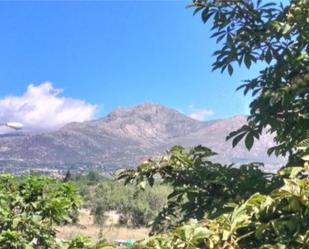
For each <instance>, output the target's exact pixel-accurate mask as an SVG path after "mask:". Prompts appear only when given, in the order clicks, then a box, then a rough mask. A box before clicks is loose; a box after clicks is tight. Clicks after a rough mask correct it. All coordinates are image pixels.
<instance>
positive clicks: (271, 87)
mask: <svg viewBox="0 0 309 249" xmlns="http://www.w3.org/2000/svg"><path fill="white" fill-rule="evenodd" d="M276 2H277V1H276ZM276 2H270V1H265V2H263V1H262V0H257V1H250V0H230V1H222V0H193V3H192V5H190V6H191V7H194V8H195V10H194V14H196V13H198V12H201V17H202V20H203V21H204V22H205V23H206V22H210V21H211V22H212V28H211V30H212V36H211V37H213V38H216V41H217V43H219V44H220V45H222V46H221V48H220V49H219V50H217V51H215V52H214V56H215V57H216V61H215V62H214V63H213V70H221V72H223V71H225V70H227V71H228V73H229V74H230V75H231V74H233V72H234V67H235V65H236V64H238V65H239V66H241V65H242V64H244V65H245V66H246V67H247V68H248V69H249V68H250V67H251V66H252V64H254V63H255V64H259V65H263V66H264V69H263V70H261V71H260V72H259V75H258V76H257V77H256V78H254V79H250V80H246V81H245V84H243V85H241V86H240V87H239V88H238V89H244V94H247V93H249V92H251V95H252V96H253V97H254V99H253V101H252V102H251V104H250V115H249V117H248V123H247V124H246V125H244V126H242V127H241V128H240V129H238V130H237V131H235V132H232V133H231V134H230V135H229V136H228V137H227V138H228V139H231V138H233V146H235V145H236V144H237V143H238V142H239V141H240V140H242V139H244V140H245V144H246V147H247V148H248V149H249V150H250V149H251V147H252V146H253V143H254V139H258V138H259V137H260V135H261V134H262V132H263V131H264V130H267V131H268V132H270V133H273V134H274V136H275V141H276V142H277V145H276V146H275V147H273V148H270V149H269V151H268V152H269V153H270V154H271V153H273V152H274V153H275V154H276V155H279V154H280V155H286V154H289V155H290V156H292V155H293V154H294V153H295V148H296V147H297V145H298V144H299V143H300V142H301V141H302V140H304V139H306V138H308V137H309V135H308V129H309V28H308V27H309V1H308V0H291V1H290V3H289V4H287V5H286V6H284V5H283V4H280V5H279V4H277V3H276ZM290 159H292V157H291V158H290Z"/></svg>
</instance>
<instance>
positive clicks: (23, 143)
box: [0, 103, 284, 171]
mask: <svg viewBox="0 0 309 249" xmlns="http://www.w3.org/2000/svg"><path fill="white" fill-rule="evenodd" d="M245 121H246V117H245V116H235V117H232V118H228V119H221V120H213V121H205V122H202V121H197V120H194V119H191V118H189V117H188V116H186V115H184V114H181V113H179V112H177V111H176V110H173V109H170V108H167V107H165V106H162V105H158V104H149V103H146V104H141V105H137V106H132V107H128V108H119V109H116V110H114V111H113V112H111V113H110V114H108V115H107V116H106V117H103V118H101V119H98V120H94V121H87V122H83V123H70V124H67V125H65V126H64V127H63V128H61V129H59V130H57V131H53V132H48V133H42V134H32V135H31V134H28V135H24V136H2V137H0V169H2V171H9V170H11V171H13V169H15V170H16V171H23V170H25V169H28V168H39V169H62V170H67V169H78V170H84V169H89V168H104V169H105V170H113V169H115V168H119V167H123V166H135V165H136V164H137V163H138V162H140V161H141V160H144V159H145V158H148V157H150V156H156V155H160V154H162V153H164V151H165V150H167V149H168V148H170V147H171V146H173V145H175V144H180V145H183V146H194V145H198V144H202V145H206V146H208V147H210V148H212V149H213V150H214V151H216V152H217V153H219V155H218V156H217V157H216V158H214V160H216V161H221V162H223V163H242V162H251V161H262V162H264V163H265V164H266V166H267V167H268V170H272V169H273V168H276V167H278V165H282V163H283V161H284V160H283V159H282V158H276V157H268V156H267V154H266V150H267V148H269V147H271V146H272V145H273V139H272V137H271V136H270V135H263V136H262V137H261V139H260V141H258V142H256V143H255V144H254V148H253V149H252V150H251V151H250V152H248V151H247V150H246V149H245V147H244V145H243V144H241V145H239V146H237V147H236V148H234V149H233V148H232V146H231V142H230V141H228V142H226V141H225V137H226V135H227V134H228V133H229V132H231V131H233V130H235V129H237V128H239V127H240V126H241V125H242V124H244V123H245Z"/></svg>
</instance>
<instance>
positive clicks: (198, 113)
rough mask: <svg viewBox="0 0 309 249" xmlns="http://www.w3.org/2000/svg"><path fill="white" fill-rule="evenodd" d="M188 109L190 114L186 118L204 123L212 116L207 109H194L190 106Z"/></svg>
mask: <svg viewBox="0 0 309 249" xmlns="http://www.w3.org/2000/svg"><path fill="white" fill-rule="evenodd" d="M188 107H189V109H190V113H189V114H188V116H189V117H190V118H193V119H196V120H200V121H204V120H206V118H207V117H208V116H211V115H213V114H214V112H213V111H212V110H210V109H207V108H195V107H194V105H192V104H191V105H189V106H188Z"/></svg>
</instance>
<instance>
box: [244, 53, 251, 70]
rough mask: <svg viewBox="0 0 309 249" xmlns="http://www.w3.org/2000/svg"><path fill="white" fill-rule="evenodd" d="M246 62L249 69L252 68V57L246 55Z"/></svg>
mask: <svg viewBox="0 0 309 249" xmlns="http://www.w3.org/2000/svg"><path fill="white" fill-rule="evenodd" d="M244 62H245V65H246V67H247V68H248V69H249V68H250V67H251V57H250V54H246V55H245V57H244Z"/></svg>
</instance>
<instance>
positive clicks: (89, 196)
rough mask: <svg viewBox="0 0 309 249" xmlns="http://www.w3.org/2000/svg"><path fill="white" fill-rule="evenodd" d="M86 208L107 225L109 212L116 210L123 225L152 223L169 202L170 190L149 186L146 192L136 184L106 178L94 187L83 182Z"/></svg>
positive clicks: (166, 187) (80, 186)
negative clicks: (125, 183) (129, 184)
mask: <svg viewBox="0 0 309 249" xmlns="http://www.w3.org/2000/svg"><path fill="white" fill-rule="evenodd" d="M79 188H80V189H81V190H82V192H81V193H82V196H84V199H85V203H84V205H85V207H87V208H89V209H90V210H91V214H92V215H93V217H94V221H95V223H97V224H99V225H103V224H104V221H105V218H106V212H108V211H116V212H117V213H118V214H119V215H120V222H121V223H122V224H123V225H129V226H132V227H139V226H149V224H150V223H151V222H152V221H153V220H154V219H155V217H156V216H157V215H158V212H159V210H160V209H161V208H162V207H163V206H164V205H165V203H166V197H167V196H168V194H169V193H170V188H169V187H168V186H167V185H156V186H154V187H153V188H150V187H147V188H145V189H144V191H141V189H139V188H136V187H134V186H124V185H123V184H122V183H120V182H117V181H114V180H108V179H104V180H101V181H100V182H97V183H96V185H94V186H91V185H90V186H89V185H80V184H79Z"/></svg>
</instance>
